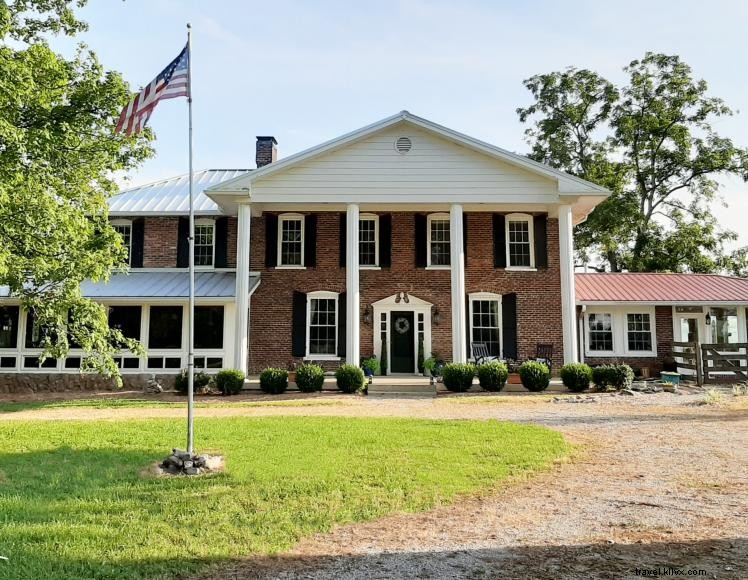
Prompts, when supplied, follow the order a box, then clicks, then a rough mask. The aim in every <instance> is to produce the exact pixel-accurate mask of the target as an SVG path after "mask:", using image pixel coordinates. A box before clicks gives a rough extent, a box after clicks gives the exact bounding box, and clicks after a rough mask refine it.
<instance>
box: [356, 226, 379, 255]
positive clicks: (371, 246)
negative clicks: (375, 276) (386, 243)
mask: <svg viewBox="0 0 748 580" xmlns="http://www.w3.org/2000/svg"><path fill="white" fill-rule="evenodd" d="M378 256H379V217H378V216H376V215H369V214H362V215H361V217H360V219H359V222H358V263H359V264H360V265H361V266H378V265H379V263H378V262H379V260H378Z"/></svg>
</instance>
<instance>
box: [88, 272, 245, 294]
mask: <svg viewBox="0 0 748 580" xmlns="http://www.w3.org/2000/svg"><path fill="white" fill-rule="evenodd" d="M259 283H260V277H259V276H250V284H249V287H250V294H251V293H252V292H253V291H254V289H255V288H256V287H257V285H258V284H259ZM189 284H190V279H189V272H130V273H129V274H114V275H113V276H112V278H111V279H110V280H109V282H106V283H103V282H84V283H83V284H82V285H81V291H82V292H83V295H84V296H86V297H88V298H94V299H96V298H188V297H189V289H190V286H189ZM235 293H236V274H235V273H234V272H196V273H195V296H196V297H197V298H233V297H234V295H235Z"/></svg>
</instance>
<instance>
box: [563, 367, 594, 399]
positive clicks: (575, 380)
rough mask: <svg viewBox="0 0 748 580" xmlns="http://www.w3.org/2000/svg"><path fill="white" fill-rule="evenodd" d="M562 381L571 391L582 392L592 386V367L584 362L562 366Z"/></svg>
mask: <svg viewBox="0 0 748 580" xmlns="http://www.w3.org/2000/svg"><path fill="white" fill-rule="evenodd" d="M561 381H562V382H563V383H564V386H565V387H566V388H567V389H569V390H570V391H573V392H575V393H581V392H582V391H584V390H586V389H588V388H589V387H590V381H592V369H591V368H590V367H589V365H586V364H584V363H569V364H567V365H564V366H562V367H561Z"/></svg>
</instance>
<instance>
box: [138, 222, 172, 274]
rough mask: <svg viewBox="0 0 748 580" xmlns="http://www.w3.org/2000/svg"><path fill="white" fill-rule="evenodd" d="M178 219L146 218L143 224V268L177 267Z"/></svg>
mask: <svg viewBox="0 0 748 580" xmlns="http://www.w3.org/2000/svg"><path fill="white" fill-rule="evenodd" d="M178 224H179V218H178V217H147V218H145V223H144V236H143V267H144V268H175V267H176V266H177V237H178V235H177V234H178V227H179V226H178Z"/></svg>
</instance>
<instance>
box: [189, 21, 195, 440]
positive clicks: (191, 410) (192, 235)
mask: <svg viewBox="0 0 748 580" xmlns="http://www.w3.org/2000/svg"><path fill="white" fill-rule="evenodd" d="M187 92H188V94H187V108H188V111H189V112H188V116H189V151H190V161H189V169H190V235H189V251H190V260H189V271H190V275H189V278H190V300H189V313H188V315H187V324H188V327H189V330H188V333H189V339H188V340H189V347H188V348H189V350H188V352H187V453H189V454H192V453H194V451H195V450H194V443H195V425H194V423H195V417H194V406H195V207H194V199H193V191H192V26H191V25H190V24H189V23H187Z"/></svg>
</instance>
